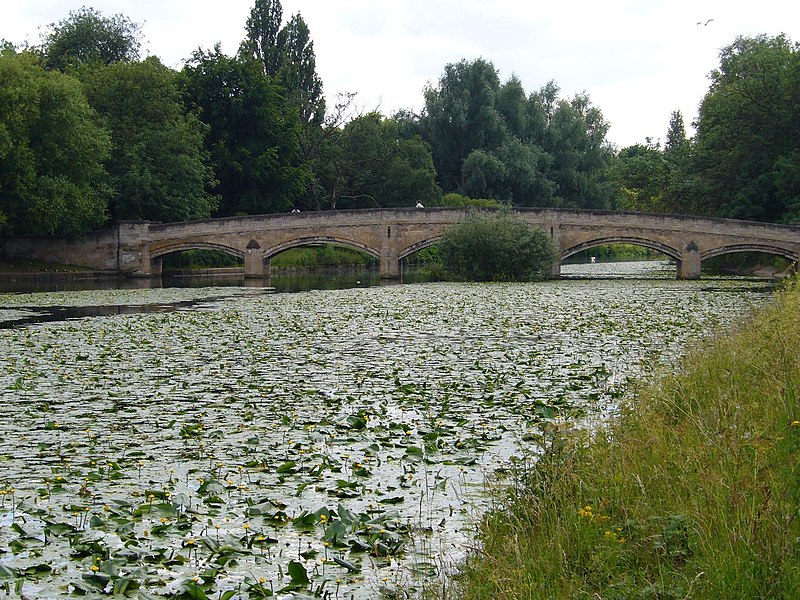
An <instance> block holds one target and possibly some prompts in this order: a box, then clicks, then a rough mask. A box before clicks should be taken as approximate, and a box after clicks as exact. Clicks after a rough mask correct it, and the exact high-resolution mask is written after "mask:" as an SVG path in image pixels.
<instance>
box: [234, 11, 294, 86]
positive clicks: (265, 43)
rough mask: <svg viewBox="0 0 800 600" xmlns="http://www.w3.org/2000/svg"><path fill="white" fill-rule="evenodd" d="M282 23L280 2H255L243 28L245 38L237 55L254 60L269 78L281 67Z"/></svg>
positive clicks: (274, 75)
mask: <svg viewBox="0 0 800 600" xmlns="http://www.w3.org/2000/svg"><path fill="white" fill-rule="evenodd" d="M282 21H283V7H282V6H281V2H280V0H256V3H255V5H254V6H253V8H252V9H251V10H250V16H249V17H248V18H247V25H246V26H245V31H246V32H247V33H246V36H245V39H244V41H242V43H241V45H240V46H239V54H240V55H242V56H247V57H250V58H254V59H256V60H257V61H258V62H259V63H260V64H261V66H262V68H263V69H264V73H266V74H267V75H269V76H270V77H276V76H277V75H278V70H279V69H280V68H281V66H282V65H283V61H284V56H283V55H284V52H283V49H282V48H281V47H280V46H279V45H278V33H279V32H280V29H281V23H282Z"/></svg>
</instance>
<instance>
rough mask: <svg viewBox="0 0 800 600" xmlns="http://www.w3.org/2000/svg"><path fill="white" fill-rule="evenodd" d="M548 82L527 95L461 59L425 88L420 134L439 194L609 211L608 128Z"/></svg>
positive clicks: (516, 84)
mask: <svg viewBox="0 0 800 600" xmlns="http://www.w3.org/2000/svg"><path fill="white" fill-rule="evenodd" d="M558 94H559V90H558V87H557V86H556V85H555V84H554V83H552V82H550V83H548V84H547V85H545V86H544V87H543V88H542V89H541V90H539V91H538V92H536V93H533V94H531V95H530V96H526V94H525V90H524V88H523V87H522V83H521V82H520V81H519V79H518V78H517V77H514V76H512V77H511V79H509V80H508V81H507V82H506V83H504V84H501V83H500V79H499V77H498V74H497V70H496V69H495V68H494V65H492V63H490V62H488V61H486V60H484V59H478V60H475V61H472V62H469V61H466V60H462V61H461V62H459V63H455V64H450V65H447V66H446V67H445V72H444V75H443V76H442V78H441V79H440V80H439V85H438V86H436V87H428V88H427V89H426V90H425V114H424V115H423V116H422V118H421V119H420V122H419V131H420V132H421V133H422V134H423V136H424V137H425V138H426V139H427V140H428V141H429V142H430V144H431V147H432V150H433V158H434V163H435V164H436V169H437V174H438V178H439V184H440V185H441V187H442V189H443V190H444V191H446V192H459V193H463V194H467V195H470V196H478V197H488V198H493V199H496V200H502V201H506V202H510V203H513V204H515V205H523V206H564V207H579V208H594V207H602V208H606V207H609V205H610V201H611V198H612V197H613V194H612V191H611V189H610V187H609V185H608V183H607V182H606V178H605V171H606V169H607V167H608V165H609V164H610V161H611V159H612V152H611V149H610V147H609V146H608V145H607V144H606V141H605V135H606V132H607V130H608V124H607V123H606V122H605V120H604V119H603V116H602V113H601V112H600V110H599V109H597V108H595V107H593V106H592V105H591V103H590V101H589V98H588V96H586V95H585V94H578V95H576V96H575V97H574V98H572V99H570V100H566V99H560V98H559V95H558Z"/></svg>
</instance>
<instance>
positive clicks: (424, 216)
mask: <svg viewBox="0 0 800 600" xmlns="http://www.w3.org/2000/svg"><path fill="white" fill-rule="evenodd" d="M470 210H471V209H452V208H425V209H415V208H411V209H406V208H402V209H376V210H343V211H323V212H305V213H289V214H271V215H259V216H249V217H231V218H223V219H210V220H207V221H189V222H182V223H155V222H149V221H125V222H122V223H120V224H119V225H117V226H116V227H115V228H114V229H111V230H106V231H101V232H95V233H93V234H91V235H88V236H86V237H85V238H82V239H80V240H74V241H53V240H49V241H48V240H33V239H22V238H15V239H8V240H6V241H5V252H6V254H7V255H8V256H10V257H13V256H18V257H24V258H33V259H39V260H47V261H52V262H61V263H67V264H78V265H84V266H87V267H92V268H95V269H100V270H114V271H118V272H120V273H122V274H127V275H129V276H153V275H160V273H161V258H162V257H163V256H165V255H167V254H170V253H172V252H179V251H182V250H190V249H212V250H221V251H223V252H227V253H229V254H233V255H235V256H238V257H240V258H242V259H243V260H244V274H245V276H246V277H264V276H266V275H268V274H269V261H270V259H271V258H272V257H273V256H275V255H276V254H279V253H280V252H283V251H284V250H288V249H289V248H294V247H296V246H308V245H318V244H332V245H335V246H344V247H347V248H354V249H356V250H361V251H363V252H365V253H367V254H369V255H371V256H374V257H375V258H377V259H379V260H380V273H381V277H384V278H398V277H399V276H400V273H401V261H402V260H403V259H404V258H406V257H408V256H410V255H412V254H414V253H415V252H417V251H419V250H422V249H423V248H426V247H427V246H430V245H432V244H434V243H436V241H437V240H438V239H439V238H440V237H441V235H442V231H443V230H444V229H445V228H446V227H448V226H450V225H453V224H454V223H458V222H459V221H461V220H463V219H465V218H466V217H467V216H468V215H469V214H470ZM514 212H515V213H516V214H517V215H519V216H520V217H521V218H522V219H524V220H525V221H526V222H528V223H529V224H531V225H534V226H536V227H540V228H541V229H542V230H543V231H544V232H545V233H546V234H547V235H548V236H549V237H550V238H551V239H552V240H553V242H554V245H555V247H556V248H557V249H558V256H557V259H556V261H555V263H554V264H553V269H552V271H553V275H554V276H558V275H559V273H560V268H561V261H563V260H564V259H565V258H567V257H569V256H571V255H573V254H575V253H577V252H580V251H581V250H586V249H588V248H592V247H594V246H600V245H607V244H618V243H624V244H635V245H638V246H644V247H646V248H652V249H654V250H658V251H659V252H663V253H664V254H666V255H667V256H669V257H671V258H673V259H674V260H675V261H676V263H677V276H678V277H679V278H683V279H695V278H698V277H700V272H701V262H702V261H703V260H705V259H706V258H711V257H712V256H718V255H720V254H727V253H731V252H745V251H756V252H765V253H769V254H774V255H778V256H783V257H785V258H787V259H789V260H791V261H794V262H796V261H797V260H798V257H799V256H800V226H795V225H776V224H772V223H756V222H751V221H736V220H731V219H715V218H704V217H694V216H682V215H661V214H644V213H624V212H609V211H596V210H559V209H551V208H542V209H537V208H532V209H516V210H515V211H514Z"/></svg>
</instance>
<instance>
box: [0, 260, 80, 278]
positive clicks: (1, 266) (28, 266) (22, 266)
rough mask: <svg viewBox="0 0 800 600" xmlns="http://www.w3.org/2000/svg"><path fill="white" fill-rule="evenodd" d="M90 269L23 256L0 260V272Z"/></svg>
mask: <svg viewBox="0 0 800 600" xmlns="http://www.w3.org/2000/svg"><path fill="white" fill-rule="evenodd" d="M82 271H91V269H88V268H86V267H78V266H75V265H62V264H58V263H49V262H44V261H41V260H28V259H25V258H4V259H3V260H1V261H0V274H4V273H77V272H82Z"/></svg>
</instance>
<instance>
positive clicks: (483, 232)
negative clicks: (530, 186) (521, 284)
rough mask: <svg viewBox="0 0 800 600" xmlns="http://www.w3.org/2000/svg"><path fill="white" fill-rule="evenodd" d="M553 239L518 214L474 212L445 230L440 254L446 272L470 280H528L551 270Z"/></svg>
mask: <svg viewBox="0 0 800 600" xmlns="http://www.w3.org/2000/svg"><path fill="white" fill-rule="evenodd" d="M554 252H555V251H554V248H553V245H552V244H551V242H550V238H548V237H547V235H546V234H545V233H544V232H543V231H542V230H541V229H538V228H533V227H531V226H529V225H528V224H527V223H525V222H524V221H523V220H521V219H520V218H519V217H517V216H515V215H513V214H511V213H507V212H503V213H499V214H487V213H473V214H471V215H470V216H469V217H468V218H467V219H466V220H465V221H462V222H461V223H459V224H457V225H454V226H452V227H450V228H448V229H446V230H445V231H444V234H443V235H442V239H441V241H440V242H439V254H440V255H441V258H442V263H443V265H444V268H445V270H446V271H447V273H448V274H449V275H450V276H451V277H453V278H455V279H461V280H469V281H529V280H531V279H539V278H542V277H543V276H546V275H548V274H549V273H550V268H551V265H552V263H553V258H554Z"/></svg>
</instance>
